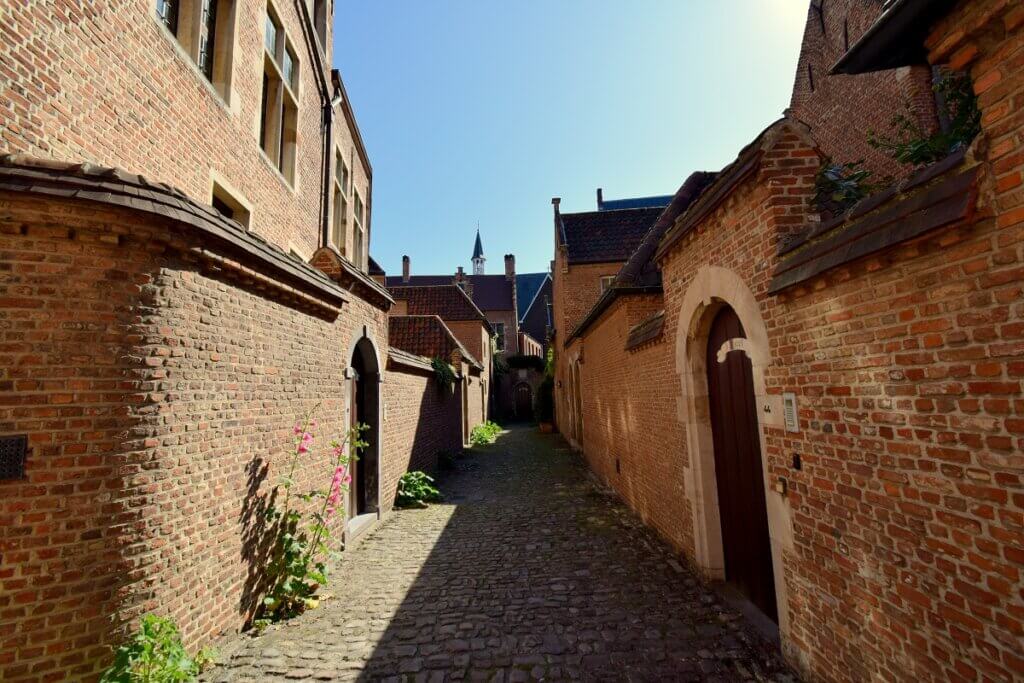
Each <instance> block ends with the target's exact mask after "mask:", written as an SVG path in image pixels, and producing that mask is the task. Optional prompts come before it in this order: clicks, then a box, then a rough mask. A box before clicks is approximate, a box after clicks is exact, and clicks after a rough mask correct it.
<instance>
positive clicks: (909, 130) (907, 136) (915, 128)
mask: <svg viewBox="0 0 1024 683" xmlns="http://www.w3.org/2000/svg"><path fill="white" fill-rule="evenodd" d="M933 89H934V90H935V92H936V93H938V94H939V97H940V99H941V100H942V102H943V104H944V106H945V112H944V114H945V118H946V119H947V120H948V122H949V123H948V125H947V126H945V127H944V128H943V130H939V131H938V132H936V133H932V134H929V133H927V132H926V131H925V130H924V129H922V128H921V125H920V124H919V123H918V122H917V120H916V119H915V118H914V116H913V115H912V114H910V113H909V112H905V113H900V114H897V115H896V116H895V117H893V120H892V127H893V128H894V132H893V134H892V135H890V136H881V135H878V134H877V133H875V132H874V131H869V132H868V144H870V145H871V146H872V147H874V148H875V149H880V150H882V151H883V152H885V153H886V154H888V155H889V156H891V157H892V158H893V159H895V160H896V161H899V162H900V163H904V164H915V165H924V164H930V163H933V162H936V161H939V160H941V159H944V158H945V157H946V156H948V155H949V154H950V153H952V152H955V151H956V150H957V149H960V148H961V147H966V146H967V145H969V144H971V141H973V140H974V138H975V137H977V135H978V133H979V132H981V111H980V110H979V109H978V98H977V96H976V95H975V94H974V89H973V87H972V85H971V79H970V77H969V76H968V75H967V74H964V73H959V72H952V71H950V72H946V73H945V74H944V75H943V77H942V78H941V79H940V80H939V81H938V82H937V83H936V84H935V85H934V86H933Z"/></svg>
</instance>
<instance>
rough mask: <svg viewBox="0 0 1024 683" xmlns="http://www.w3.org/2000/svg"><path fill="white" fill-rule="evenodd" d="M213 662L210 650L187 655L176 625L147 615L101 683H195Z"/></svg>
mask: <svg viewBox="0 0 1024 683" xmlns="http://www.w3.org/2000/svg"><path fill="white" fill-rule="evenodd" d="M212 661H213V655H212V653H211V652H210V651H208V650H200V651H199V652H197V653H196V654H195V656H191V655H189V654H188V652H187V651H186V650H185V646H184V645H182V643H181V634H180V633H179V632H178V627H177V626H175V625H174V622H173V621H171V620H170V619H167V618H166V617H158V616H156V615H155V614H147V615H146V616H144V617H142V621H141V622H140V624H139V630H138V632H137V633H135V635H134V636H132V637H131V639H129V640H128V642H126V643H125V644H124V645H122V646H121V647H119V648H117V650H115V651H114V663H113V664H112V665H111V667H110V668H109V669H107V670H106V671H105V672H103V675H102V676H101V677H100V683H177V682H178V681H192V680H195V678H196V676H198V675H199V673H200V672H201V671H202V670H203V667H205V666H206V665H207V664H209V663H210V662H212Z"/></svg>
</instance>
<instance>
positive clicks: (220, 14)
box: [150, 0, 238, 108]
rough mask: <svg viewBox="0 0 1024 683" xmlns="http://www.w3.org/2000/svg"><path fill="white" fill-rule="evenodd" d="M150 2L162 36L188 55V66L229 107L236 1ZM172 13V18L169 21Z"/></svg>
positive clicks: (235, 25)
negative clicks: (210, 10) (209, 37)
mask: <svg viewBox="0 0 1024 683" xmlns="http://www.w3.org/2000/svg"><path fill="white" fill-rule="evenodd" d="M150 1H151V3H152V4H151V5H150V7H151V8H152V12H151V15H152V17H153V19H154V20H155V21H156V23H157V24H158V25H159V26H160V29H161V30H162V31H163V33H164V35H165V36H166V37H167V38H168V39H169V40H170V41H171V42H172V43H173V44H174V45H175V47H176V48H177V49H178V51H179V52H180V53H181V54H182V56H184V57H187V60H186V61H187V62H188V64H189V66H190V67H192V69H193V70H194V71H195V73H196V74H198V75H199V76H200V78H201V80H202V81H203V82H204V84H205V85H206V86H207V87H209V88H210V90H211V91H212V92H213V93H214V94H216V95H217V96H218V97H219V98H220V100H221V102H222V103H223V104H225V105H227V106H228V107H229V108H230V107H231V103H232V102H233V100H234V97H235V93H234V87H233V85H234V62H235V59H234V55H235V52H236V50H235V42H236V38H237V34H238V31H237V18H238V17H237V15H238V12H237V6H238V0H150ZM211 7H213V12H212V13H210V12H209V8H211ZM171 14H173V17H174V19H173V21H168V16H169V15H171ZM204 18H205V19H206V20H207V21H206V22H205V23H204ZM209 29H212V31H210V30H209ZM211 33H212V36H213V37H212V39H210V40H209V42H207V40H206V39H205V37H206V36H209V35H210V34H211Z"/></svg>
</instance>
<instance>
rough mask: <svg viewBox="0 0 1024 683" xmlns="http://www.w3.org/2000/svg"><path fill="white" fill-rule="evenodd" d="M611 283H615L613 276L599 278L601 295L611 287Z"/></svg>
mask: <svg viewBox="0 0 1024 683" xmlns="http://www.w3.org/2000/svg"><path fill="white" fill-rule="evenodd" d="M613 282H615V276H614V275H602V276H601V293H602V294H604V293H605V292H606V291H607V290H608V288H609V287H611V286H612V283H613Z"/></svg>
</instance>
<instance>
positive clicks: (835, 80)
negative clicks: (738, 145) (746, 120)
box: [789, 0, 937, 177]
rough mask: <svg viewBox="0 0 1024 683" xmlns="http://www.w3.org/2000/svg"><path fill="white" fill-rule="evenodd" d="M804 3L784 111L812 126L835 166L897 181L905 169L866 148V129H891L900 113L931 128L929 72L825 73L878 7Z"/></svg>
mask: <svg viewBox="0 0 1024 683" xmlns="http://www.w3.org/2000/svg"><path fill="white" fill-rule="evenodd" d="M816 4H817V5H820V6H821V8H822V9H821V10H819V9H816V8H815V6H814V5H815V3H811V4H809V9H808V13H807V23H806V26H805V29H804V36H803V42H802V43H801V47H800V58H799V61H798V63H797V70H796V75H795V78H794V83H793V93H792V97H791V100H790V105H789V106H790V110H789V111H790V114H791V115H792V116H794V117H796V118H798V119H799V120H801V121H803V122H804V123H806V124H807V125H808V126H810V128H811V135H813V136H814V139H815V140H816V141H817V142H818V144H819V146H820V147H821V149H823V150H824V151H825V153H826V154H827V155H829V156H831V157H833V158H834V159H835V160H836V161H837V162H852V161H858V160H863V161H864V162H865V166H866V167H867V168H870V169H872V170H874V171H875V172H876V173H878V174H879V175H882V176H884V175H892V176H896V177H900V176H903V175H906V174H907V172H908V169H907V168H906V167H902V166H900V165H899V164H897V163H896V162H895V161H893V160H892V159H891V158H890V157H888V156H886V155H885V154H884V153H882V152H880V151H878V150H875V149H874V148H872V147H871V146H870V145H868V142H867V141H868V133H869V131H872V130H873V131H876V132H878V133H881V134H885V133H888V132H889V131H890V130H891V123H892V118H893V116H894V115H895V114H897V113H899V112H903V111H910V112H912V115H913V117H914V118H915V119H916V120H918V121H919V122H920V124H921V125H922V126H923V127H924V128H926V129H929V128H932V127H934V126H935V125H936V124H937V121H936V118H935V100H934V96H933V93H932V90H931V72H930V70H929V69H928V68H926V67H906V68H901V69H893V70H890V71H882V72H878V73H873V74H864V75H859V76H847V75H844V74H839V75H834V76H833V75H829V73H828V72H829V69H831V68H832V65H833V64H835V63H836V61H838V60H839V58H840V57H842V55H843V54H844V53H845V52H846V50H847V48H848V46H849V45H853V44H854V43H855V42H856V41H857V39H858V38H860V37H861V36H862V35H863V34H864V32H865V31H866V30H867V29H868V27H870V26H871V24H872V22H873V21H874V20H875V19H876V18H877V17H878V15H879V14H880V13H881V11H882V3H881V2H864V0H828V1H827V2H821V3H816Z"/></svg>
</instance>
